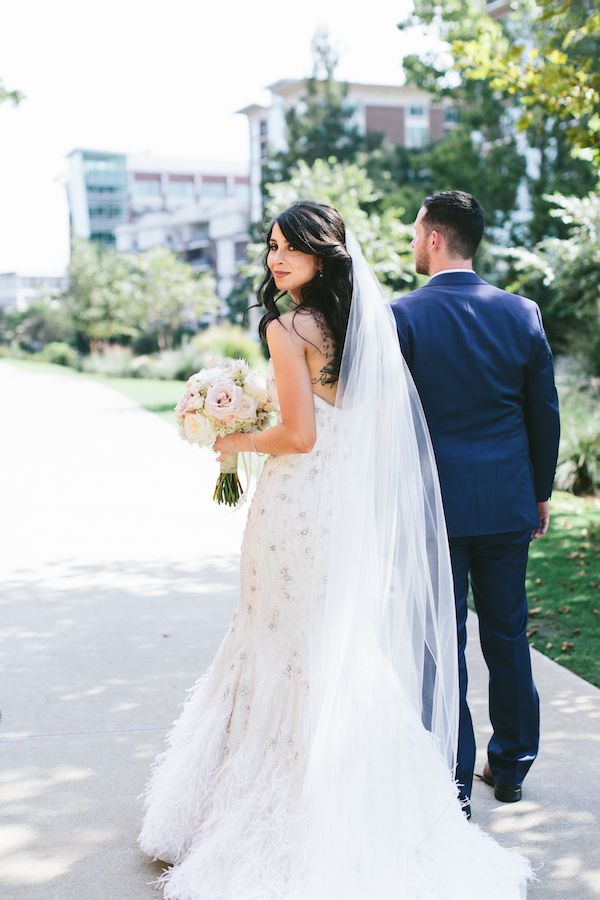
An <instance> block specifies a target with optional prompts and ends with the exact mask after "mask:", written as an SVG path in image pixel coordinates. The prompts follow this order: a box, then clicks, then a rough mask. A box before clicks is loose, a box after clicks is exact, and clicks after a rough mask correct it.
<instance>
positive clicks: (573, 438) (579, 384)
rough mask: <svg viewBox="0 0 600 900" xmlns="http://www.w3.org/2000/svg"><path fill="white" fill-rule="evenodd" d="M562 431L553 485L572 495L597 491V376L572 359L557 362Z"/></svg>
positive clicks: (599, 423)
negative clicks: (576, 365) (588, 374)
mask: <svg viewBox="0 0 600 900" xmlns="http://www.w3.org/2000/svg"><path fill="white" fill-rule="evenodd" d="M557 385H558V391H559V395H560V405H561V423H562V434H561V442H560V450H559V455H558V467H557V470H556V479H555V484H556V487H557V488H559V489H561V490H565V491H570V492H571V493H572V494H595V493H598V492H600V379H590V378H589V377H585V376H584V375H582V374H581V372H579V371H577V369H575V368H574V364H573V360H569V361H565V360H560V361H559V364H558V365H557Z"/></svg>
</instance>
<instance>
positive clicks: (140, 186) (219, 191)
mask: <svg viewBox="0 0 600 900" xmlns="http://www.w3.org/2000/svg"><path fill="white" fill-rule="evenodd" d="M68 159H69V171H68V175H67V178H66V187H67V194H68V199H69V209H70V216H71V231H72V233H73V234H76V235H78V236H80V237H83V238H87V239H90V240H97V241H100V242H101V243H103V244H115V243H116V228H117V227H118V226H119V225H123V224H125V223H131V222H136V221H138V220H139V219H140V218H141V217H142V216H144V215H146V214H148V213H173V212H176V211H177V210H178V209H182V208H184V207H186V206H194V205H197V204H198V203H206V202H208V201H212V200H217V199H224V198H227V197H237V198H239V199H240V200H242V201H243V200H244V199H247V198H248V197H249V183H250V179H249V176H248V164H247V163H244V162H239V163H227V162H207V161H203V160H194V159H187V160H186V159H161V158H159V157H155V156H152V155H150V154H147V153H146V154H134V155H129V156H127V155H125V154H123V153H107V152H103V151H98V150H84V149H76V150H73V151H72V152H71V153H70V154H69V156H68Z"/></svg>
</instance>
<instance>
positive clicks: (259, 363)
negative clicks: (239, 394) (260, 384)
mask: <svg viewBox="0 0 600 900" xmlns="http://www.w3.org/2000/svg"><path fill="white" fill-rule="evenodd" d="M188 346H191V348H192V350H193V354H194V358H195V359H196V360H197V362H202V365H199V366H198V367H197V368H202V366H203V365H209V364H210V363H209V359H210V357H217V358H218V359H245V360H246V362H247V363H248V365H249V366H251V368H253V369H262V368H264V366H265V358H264V356H263V353H262V349H261V345H260V344H259V343H258V341H256V340H255V339H254V338H253V337H252V336H251V335H250V334H249V333H248V332H247V331H246V330H245V329H244V328H241V327H240V326H239V325H229V324H222V325H213V326H212V327H211V328H207V329H206V331H202V332H201V333H200V334H197V335H196V336H195V337H193V338H192V339H191V341H190V342H189V345H188Z"/></svg>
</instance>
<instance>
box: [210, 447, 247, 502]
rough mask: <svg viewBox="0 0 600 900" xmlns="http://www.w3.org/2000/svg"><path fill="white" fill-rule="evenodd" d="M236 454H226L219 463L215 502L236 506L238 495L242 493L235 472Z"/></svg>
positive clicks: (214, 495)
mask: <svg viewBox="0 0 600 900" xmlns="http://www.w3.org/2000/svg"><path fill="white" fill-rule="evenodd" d="M237 463H238V455H237V453H233V454H232V455H231V456H226V457H225V459H224V460H223V461H222V463H221V473H220V475H219V478H218V480H217V484H216V487H215V492H214V494H213V500H214V501H215V502H216V503H220V504H223V503H224V504H226V505H227V506H237V503H238V500H239V499H240V496H241V495H242V494H243V493H244V492H243V490H242V485H241V483H240V479H239V478H238V473H237Z"/></svg>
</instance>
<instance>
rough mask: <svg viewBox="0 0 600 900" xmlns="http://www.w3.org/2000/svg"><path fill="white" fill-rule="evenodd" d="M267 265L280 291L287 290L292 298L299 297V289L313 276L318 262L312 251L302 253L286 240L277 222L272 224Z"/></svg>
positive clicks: (297, 298) (316, 270) (317, 267)
mask: <svg viewBox="0 0 600 900" xmlns="http://www.w3.org/2000/svg"><path fill="white" fill-rule="evenodd" d="M267 265H268V267H269V269H270V270H271V272H272V274H273V278H274V279H275V285H276V287H277V289H278V290H280V291H287V292H288V294H291V295H292V297H293V298H294V300H299V299H300V290H301V288H302V287H304V285H305V284H308V282H309V281H312V279H313V278H314V277H315V275H316V274H317V272H318V271H319V263H318V260H317V257H316V256H313V255H312V253H303V252H302V251H301V250H296V248H295V247H294V246H293V245H292V244H289V243H288V242H287V240H286V239H285V237H284V234H283V232H282V230H281V228H280V227H279V225H278V224H277V222H275V224H274V225H273V230H272V232H271V239H270V241H269V253H268V256H267Z"/></svg>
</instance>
